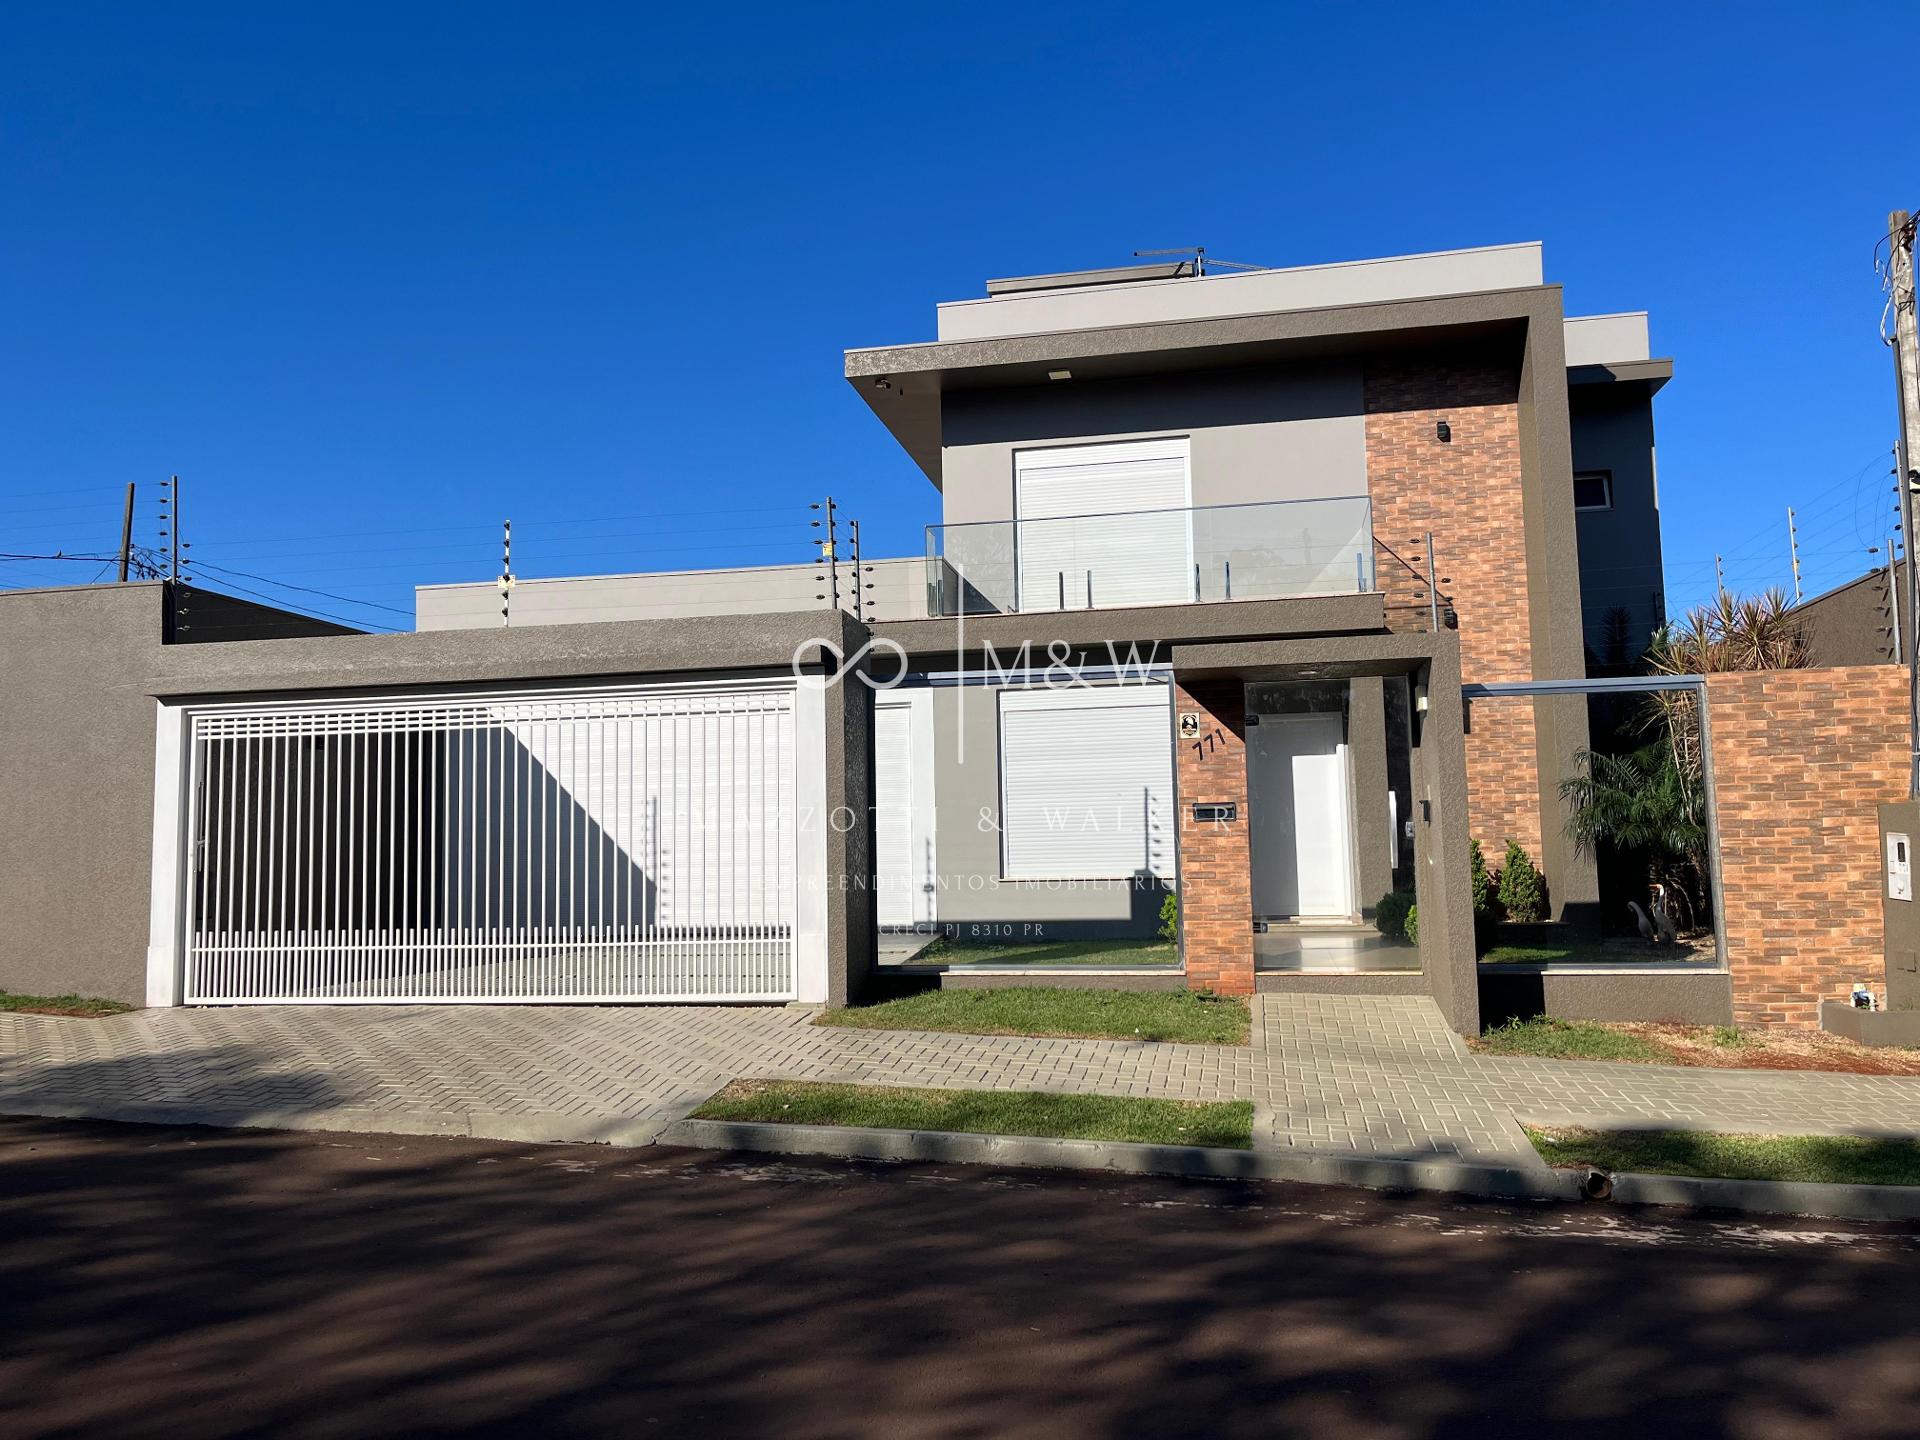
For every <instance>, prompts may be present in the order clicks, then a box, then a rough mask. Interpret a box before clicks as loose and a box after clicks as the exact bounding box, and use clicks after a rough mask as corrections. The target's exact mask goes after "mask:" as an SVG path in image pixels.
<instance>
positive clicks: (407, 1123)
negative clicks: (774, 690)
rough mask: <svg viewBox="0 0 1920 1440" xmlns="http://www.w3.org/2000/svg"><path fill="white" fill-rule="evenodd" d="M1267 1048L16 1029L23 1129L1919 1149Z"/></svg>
mask: <svg viewBox="0 0 1920 1440" xmlns="http://www.w3.org/2000/svg"><path fill="white" fill-rule="evenodd" d="M1253 1003H1254V1013H1255V1026H1254V1036H1253V1041H1254V1043H1253V1044H1252V1045H1251V1046H1249V1047H1244V1048H1243V1047H1227V1046H1208V1045H1167V1044H1143V1043H1139V1042H1126V1041H1111V1040H1040V1039H1023V1038H1019V1037H1010V1036H976V1035H946V1034H932V1033H925V1032H898V1031H876V1030H842V1029H831V1028H825V1027H818V1026H815V1025H813V1024H812V1023H811V1021H812V1019H813V1012H812V1011H811V1010H810V1009H808V1008H805V1007H797V1006H796V1007H787V1008H779V1009H726V1008H709V1007H633V1008H614V1007H607V1008H597V1007H533V1006H526V1007H522V1006H512V1007H505V1006H503V1007H492V1006H465V1007H461V1006H450V1007H444V1008H440V1007H425V1006H404V1007H403V1006H392V1007H389V1006H379V1007H358V1006H342V1007H324V1006H322V1007H292V1006H288V1007H250V1008H249V1007H241V1008H233V1009H204V1010H188V1009H175V1010H146V1011H139V1012H136V1013H134V1014H131V1015H125V1016H119V1017H116V1018H113V1019H107V1020H79V1019H62V1018H55V1017H50V1016H33V1015H4V1016H0V1111H11V1112H14V1113H26V1114H59V1115H92V1116H98V1117H101V1118H147V1119H174V1120H185V1119H200V1120H204V1121H206V1122H207V1123H214V1124H254V1125H300V1126H306V1127H313V1128H339V1129H357V1130H372V1131H380V1130H388V1131H409V1132H422V1131H425V1132H442V1133H451V1134H472V1135H480V1136H489V1137H494V1138H503V1139H602V1140H609V1141H616V1142H621V1143H632V1144H638V1143H643V1142H645V1141H646V1140H648V1139H650V1138H651V1137H652V1136H653V1135H654V1134H656V1133H658V1131H659V1130H660V1129H661V1128H662V1127H664V1126H665V1125H666V1124H668V1123H670V1122H671V1121H673V1120H676V1119H679V1118H680V1117H681V1116H683V1115H685V1114H686V1112H687V1111H688V1110H690V1109H692V1108H693V1107H694V1106H696V1105H697V1104H699V1102H700V1101H701V1100H702V1099H704V1098H705V1097H706V1096H707V1095H709V1094H711V1093H712V1092H713V1091H714V1090H715V1089H717V1088H718V1087H719V1086H720V1085H722V1084H724V1083H725V1082H726V1081H728V1080H731V1079H733V1078H735V1077H737V1076H752V1077H769V1078H770V1077H789V1078H796V1079H810V1080H839V1081H852V1082H861V1083H872V1084H893V1085H954V1086H968V1087H979V1088H992V1089H1031V1090H1062V1091H1081V1092H1092V1093H1102V1094H1117V1095H1163V1096H1169V1097H1176V1098H1181V1099H1194V1100H1217V1099H1251V1100H1253V1101H1254V1103H1255V1145H1256V1148H1258V1149H1262V1150H1277V1151H1282V1152H1289V1153H1295V1154H1298V1153H1314V1152H1325V1153H1331V1154H1336V1155H1345V1156H1356V1155H1357V1156H1365V1157H1371V1158H1393V1159H1413V1160H1423V1159H1435V1158H1448V1157H1457V1158H1459V1159H1462V1160H1467V1161H1471V1162H1474V1163H1479V1164H1489V1165H1512V1164H1515V1163H1519V1164H1523V1165H1527V1164H1532V1163H1534V1162H1533V1156H1532V1151H1531V1149H1530V1147H1528V1146H1527V1144H1526V1141H1525V1138H1524V1137H1523V1136H1522V1135H1521V1134H1520V1131H1519V1128H1518V1126H1517V1125H1516V1123H1515V1121H1516V1119H1525V1120H1540V1121H1549V1122H1559V1123H1606V1122H1609V1121H1621V1120H1625V1121H1631V1122H1634V1123H1638V1124H1649V1123H1664V1124H1670V1125H1675V1126H1685V1127H1693V1128H1700V1129H1721V1130H1759V1131H1778V1132H1792V1133H1800V1134H1842V1133H1851V1132H1857V1131H1873V1132H1877V1133H1893V1134H1910V1135H1920V1078H1911V1079H1909V1078H1890V1077H1882V1076H1854V1075H1814V1074H1792V1073H1783V1072H1768V1071H1726V1070H1692V1069H1680V1068H1675V1067H1669V1066H1651V1065H1623V1064H1598V1063H1574V1062H1566V1061H1552V1060H1510V1059H1491V1058H1477V1057H1475V1056H1473V1055H1471V1054H1469V1053H1468V1051H1467V1050H1466V1048H1465V1046H1464V1045H1463V1044H1462V1043H1461V1042H1460V1041H1459V1039H1458V1038H1457V1037H1456V1036H1454V1035H1453V1034H1452V1033H1451V1032H1450V1031H1448V1029H1447V1028H1446V1026H1445V1024H1444V1022H1442V1020H1441V1018H1440V1014H1439V1011H1438V1010H1437V1009H1435V1008H1434V1006H1433V1004H1432V1002H1430V1001H1428V1000H1426V999H1423V998H1416V997H1360V996H1352V997H1334V996H1316V995H1297V996H1294V995H1264V996H1259V997H1256V999H1255V1000H1254V1002H1253Z"/></svg>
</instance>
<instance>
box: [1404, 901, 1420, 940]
mask: <svg viewBox="0 0 1920 1440" xmlns="http://www.w3.org/2000/svg"><path fill="white" fill-rule="evenodd" d="M1407 939H1409V940H1411V941H1413V943H1414V944H1416V945H1418V944H1419V943H1420V907H1419V906H1418V905H1409V906H1408V907H1407Z"/></svg>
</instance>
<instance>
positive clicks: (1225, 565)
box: [1220, 560, 1233, 600]
mask: <svg viewBox="0 0 1920 1440" xmlns="http://www.w3.org/2000/svg"><path fill="white" fill-rule="evenodd" d="M1220 569H1221V573H1222V575H1223V577H1224V578H1225V580H1226V586H1227V599H1229V600H1231V599H1232V598H1233V561H1231V560H1222V561H1221V562H1220Z"/></svg>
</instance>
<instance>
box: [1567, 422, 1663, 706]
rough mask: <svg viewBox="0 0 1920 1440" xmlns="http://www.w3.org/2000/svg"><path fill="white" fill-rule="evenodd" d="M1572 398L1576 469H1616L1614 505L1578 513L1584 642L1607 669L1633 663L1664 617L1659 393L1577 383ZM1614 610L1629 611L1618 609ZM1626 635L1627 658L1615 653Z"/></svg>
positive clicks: (1595, 663) (1593, 659)
mask: <svg viewBox="0 0 1920 1440" xmlns="http://www.w3.org/2000/svg"><path fill="white" fill-rule="evenodd" d="M1568 398H1569V404H1570V410H1571V417H1572V427H1573V468H1574V470H1575V472H1576V473H1578V472H1581V471H1596V470H1603V471H1607V472H1609V473H1610V474H1611V475H1612V477H1613V508H1612V509H1611V510H1582V511H1577V512H1576V513H1575V515H1574V523H1575V526H1576V528H1577V529H1578V532H1579V537H1580V609H1581V619H1582V624H1583V627H1584V633H1585V640H1586V648H1587V653H1588V655H1589V657H1590V658H1591V663H1592V664H1593V666H1594V667H1595V668H1597V669H1599V670H1601V671H1605V670H1608V669H1617V668H1619V667H1620V666H1621V665H1623V664H1624V665H1631V664H1632V663H1633V661H1634V660H1635V659H1636V658H1637V657H1638V655H1639V652H1640V650H1641V649H1642V648H1643V647H1644V646H1645V645H1646V643H1647V640H1648V638H1649V637H1650V636H1651V635H1652V634H1653V632H1654V630H1655V629H1656V628H1657V627H1658V626H1659V624H1660V623H1661V621H1662V620H1664V619H1665V618H1666V582H1665V578H1664V576H1663V574H1662V570H1661V563H1660V556H1661V550H1660V500H1659V494H1658V490H1657V488H1656V485H1655V479H1654V446H1653V397H1652V396H1651V395H1650V394H1649V393H1648V391H1647V388H1646V387H1645V386H1644V385H1576V386H1573V387H1572V388H1571V390H1570V392H1569V397H1568ZM1615 611H1625V612H1626V613H1625V615H1624V616H1619V617H1616V616H1615V614H1614V613H1613V612H1615ZM1622 620H1623V621H1624V626H1622V625H1621V624H1620V621H1622ZM1622 631H1623V632H1624V641H1623V640H1622V636H1621V632H1622ZM1623 643H1624V647H1625V652H1624V659H1622V658H1619V657H1618V656H1616V653H1615V652H1616V651H1617V650H1619V649H1620V648H1621V646H1622V644H1623Z"/></svg>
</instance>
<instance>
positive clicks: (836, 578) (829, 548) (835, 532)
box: [807, 495, 840, 610]
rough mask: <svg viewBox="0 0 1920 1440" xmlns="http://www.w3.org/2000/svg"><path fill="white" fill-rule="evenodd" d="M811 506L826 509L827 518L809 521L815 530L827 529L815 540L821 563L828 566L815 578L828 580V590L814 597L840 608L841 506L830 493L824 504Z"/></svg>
mask: <svg viewBox="0 0 1920 1440" xmlns="http://www.w3.org/2000/svg"><path fill="white" fill-rule="evenodd" d="M810 508H811V509H814V510H824V511H825V512H826V519H824V520H810V521H808V522H807V523H808V524H809V525H810V526H811V527H812V528H813V529H815V530H824V531H826V534H825V535H824V536H822V537H821V538H820V539H818V540H815V541H814V542H813V543H814V544H816V545H818V546H819V547H820V561H819V563H820V564H822V565H824V566H826V567H827V568H826V573H825V574H822V575H816V576H814V577H813V578H814V579H815V580H822V581H825V582H827V590H826V593H825V594H823V595H816V596H814V597H813V598H814V599H816V600H826V601H829V602H830V603H831V604H832V605H833V608H834V609H836V610H838V609H839V608H840V557H839V555H838V554H837V553H836V551H837V546H838V541H839V538H840V530H839V524H838V518H837V517H838V516H839V513H840V507H839V506H838V505H835V504H834V503H833V497H832V496H831V495H829V496H827V499H826V503H825V504H824V505H819V504H816V505H813V506H811V507H810Z"/></svg>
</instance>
